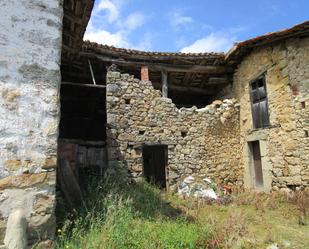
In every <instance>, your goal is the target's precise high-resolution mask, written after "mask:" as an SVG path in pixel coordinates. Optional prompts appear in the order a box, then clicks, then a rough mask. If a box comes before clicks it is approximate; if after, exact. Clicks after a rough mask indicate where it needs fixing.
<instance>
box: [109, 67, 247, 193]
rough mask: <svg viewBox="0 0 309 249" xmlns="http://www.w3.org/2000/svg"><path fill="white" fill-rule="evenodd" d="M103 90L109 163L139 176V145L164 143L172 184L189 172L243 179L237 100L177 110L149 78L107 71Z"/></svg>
mask: <svg viewBox="0 0 309 249" xmlns="http://www.w3.org/2000/svg"><path fill="white" fill-rule="evenodd" d="M106 93H107V146H108V160H109V167H110V168H114V167H117V168H118V169H119V168H122V169H123V170H124V172H126V171H127V170H129V172H130V175H131V176H132V177H140V176H141V175H142V170H143V160H142V147H143V145H144V144H146V143H147V144H165V145H168V167H167V183H168V185H169V187H170V189H173V188H175V186H176V185H177V183H178V182H179V181H180V180H181V179H182V178H184V177H186V176H188V175H193V176H198V177H205V176H207V177H210V178H212V179H213V180H215V181H216V182H217V183H223V182H231V183H234V184H235V183H237V184H241V183H242V178H241V177H240V176H241V175H242V174H241V172H240V171H239V168H238V161H239V159H240V157H239V153H238V152H239V149H240V144H239V119H238V107H237V104H236V101H235V100H225V101H224V102H222V101H215V102H214V103H213V104H212V105H209V106H206V107H205V108H203V109H196V108H195V107H192V108H190V109H186V108H181V109H180V110H179V109H177V108H176V106H175V105H174V104H173V103H172V101H171V99H168V98H162V97H161V92H160V91H158V90H155V89H154V88H153V87H152V85H151V82H149V81H140V80H138V79H135V78H134V77H133V76H130V75H128V74H120V73H119V72H111V71H109V72H108V74H107V89H106Z"/></svg>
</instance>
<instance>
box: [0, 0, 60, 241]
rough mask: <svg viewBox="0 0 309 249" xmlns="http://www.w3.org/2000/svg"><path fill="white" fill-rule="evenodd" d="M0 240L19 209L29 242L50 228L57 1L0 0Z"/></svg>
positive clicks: (56, 92)
mask: <svg viewBox="0 0 309 249" xmlns="http://www.w3.org/2000/svg"><path fill="white" fill-rule="evenodd" d="M0 9H1V22H0V116H1V118H0V139H1V142H0V244H1V242H2V241H3V236H4V234H5V231H4V229H5V227H6V222H7V218H8V216H9V215H10V212H12V211H13V210H15V209H18V208H22V209H23V211H24V215H25V216H26V219H27V223H28V238H29V240H30V241H31V240H34V239H37V238H38V236H39V238H40V239H42V240H44V239H48V238H52V237H53V236H54V232H55V230H54V229H55V215H54V207H55V167H56V162H57V157H56V156H57V155H56V151H57V137H58V120H59V87H60V54H61V35H62V15H63V13H62V12H63V11H62V1H60V0H57V1H55V0H10V1H0Z"/></svg>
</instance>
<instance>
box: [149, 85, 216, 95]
mask: <svg viewBox="0 0 309 249" xmlns="http://www.w3.org/2000/svg"><path fill="white" fill-rule="evenodd" d="M152 85H153V86H154V87H155V88H157V89H158V88H159V89H160V88H161V87H162V84H158V83H154V82H152ZM168 89H169V90H171V91H175V92H186V93H192V94H199V95H213V94H216V93H217V91H215V90H214V89H203V88H198V87H188V86H176V85H169V86H168Z"/></svg>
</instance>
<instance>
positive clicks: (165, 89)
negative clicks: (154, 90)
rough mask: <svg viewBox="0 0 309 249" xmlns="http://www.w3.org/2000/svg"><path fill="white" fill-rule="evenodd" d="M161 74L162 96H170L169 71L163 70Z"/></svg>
mask: <svg viewBox="0 0 309 249" xmlns="http://www.w3.org/2000/svg"><path fill="white" fill-rule="evenodd" d="M161 76H162V97H163V98H167V97H168V82H167V76H168V75H167V72H166V71H161Z"/></svg>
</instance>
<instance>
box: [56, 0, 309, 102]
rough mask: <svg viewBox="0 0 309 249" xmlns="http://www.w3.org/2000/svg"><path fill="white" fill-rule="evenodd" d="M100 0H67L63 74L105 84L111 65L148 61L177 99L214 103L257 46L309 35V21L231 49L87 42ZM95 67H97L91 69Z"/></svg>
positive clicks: (134, 68) (136, 68)
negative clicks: (150, 48) (154, 48)
mask: <svg viewBox="0 0 309 249" xmlns="http://www.w3.org/2000/svg"><path fill="white" fill-rule="evenodd" d="M93 5H94V0H65V1H64V21H63V22H64V25H63V50H62V65H61V67H62V78H63V81H66V82H74V83H82V84H91V83H92V82H93V78H92V76H91V72H90V71H91V70H92V71H93V72H94V78H95V81H96V82H97V83H98V84H101V85H105V75H106V68H107V67H109V66H110V65H111V64H116V65H117V66H118V67H119V69H120V71H121V72H124V73H129V74H132V75H134V76H136V77H140V69H141V67H142V66H148V68H149V79H150V80H151V81H152V83H153V85H154V87H155V88H157V89H162V77H163V73H165V75H166V77H167V81H168V91H169V92H168V96H169V97H170V98H172V99H173V101H174V102H175V103H176V104H179V105H181V106H190V105H192V104H193V103H194V104H195V105H197V106H203V105H205V104H208V103H209V102H211V101H212V100H213V98H214V97H215V96H217V95H218V94H219V93H220V92H221V90H222V89H224V88H225V87H226V86H228V85H229V84H231V82H232V74H233V72H234V69H235V68H236V67H237V65H238V64H239V63H240V61H241V60H242V58H243V57H244V56H245V55H247V54H249V53H250V52H251V51H252V49H253V48H255V47H260V46H264V45H269V44H272V43H275V42H279V41H282V40H285V39H287V38H290V37H305V36H309V22H308V21H307V22H304V23H302V24H299V25H296V26H294V27H292V28H289V29H286V30H282V31H278V32H274V33H269V34H266V35H263V36H259V37H256V38H253V39H250V40H247V41H244V42H240V43H237V44H235V46H234V47H233V48H232V49H231V50H230V51H229V52H228V53H227V54H224V53H166V52H144V51H138V50H131V49H123V48H115V47H112V46H107V45H99V44H97V43H93V42H89V41H84V42H83V36H84V33H85V30H86V26H87V24H88V21H89V19H90V15H91V11H92V8H93ZM90 67H91V69H90Z"/></svg>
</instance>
